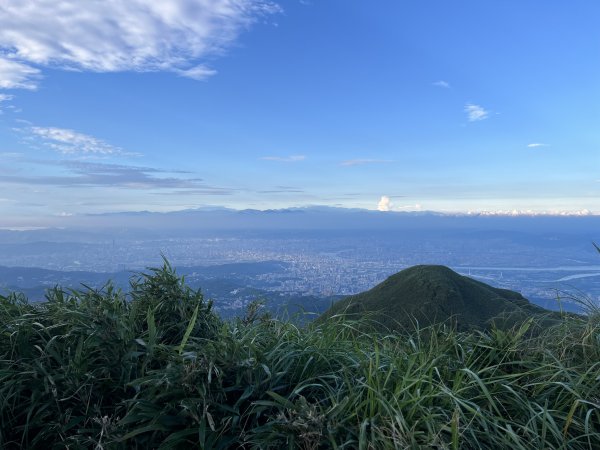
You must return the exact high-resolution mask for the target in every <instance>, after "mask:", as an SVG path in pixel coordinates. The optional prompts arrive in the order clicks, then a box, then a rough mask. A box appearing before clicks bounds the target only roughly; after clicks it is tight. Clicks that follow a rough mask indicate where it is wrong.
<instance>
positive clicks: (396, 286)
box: [320, 265, 558, 330]
mask: <svg viewBox="0 0 600 450" xmlns="http://www.w3.org/2000/svg"><path fill="white" fill-rule="evenodd" d="M336 314H346V315H350V316H351V317H352V316H356V317H363V316H365V314H369V315H370V317H372V318H373V319H374V320H375V321H377V322H379V323H381V324H382V325H383V326H385V327H386V328H389V329H399V328H414V320H415V319H416V320H417V321H418V323H419V325H420V326H427V325H431V324H433V323H439V322H444V321H447V320H449V319H450V320H451V321H452V323H453V324H455V325H456V326H457V328H458V329H459V330H467V329H473V328H487V327H489V326H490V325H491V324H492V322H493V323H494V324H495V325H496V326H498V327H502V328H503V327H507V326H512V325H513V324H515V323H517V322H519V321H521V320H524V319H526V318H528V317H531V316H532V315H535V316H543V319H541V320H542V321H543V322H553V317H555V316H556V317H558V316H557V315H556V314H552V313H550V312H548V311H547V310H545V309H543V308H540V307H538V306H535V305H533V304H531V303H530V302H529V301H528V300H527V299H525V298H524V297H523V296H522V295H521V294H519V293H517V292H514V291H510V290H507V289H498V288H494V287H492V286H489V285H487V284H485V283H481V282H479V281H476V280H473V279H472V278H469V277H466V276H462V275H459V274H458V273H456V272H454V271H452V270H451V269H449V268H448V267H445V266H431V265H420V266H414V267H411V268H408V269H406V270H403V271H401V272H398V273H397V274H395V275H392V276H391V277H389V278H388V279H387V280H385V281H384V282H383V283H381V284H378V285H377V286H375V287H374V288H373V289H371V290H369V291H366V292H363V293H361V294H357V295H353V296H350V297H347V298H345V299H343V300H341V301H339V302H337V303H335V304H333V305H332V306H331V308H330V309H329V310H328V311H326V312H325V313H324V314H323V316H321V318H320V320H324V319H325V318H327V317H331V316H334V315H336Z"/></svg>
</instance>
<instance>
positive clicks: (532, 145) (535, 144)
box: [527, 142, 548, 148]
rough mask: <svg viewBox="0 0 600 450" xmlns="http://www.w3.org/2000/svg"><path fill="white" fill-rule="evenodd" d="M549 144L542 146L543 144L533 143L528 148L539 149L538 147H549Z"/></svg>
mask: <svg viewBox="0 0 600 450" xmlns="http://www.w3.org/2000/svg"><path fill="white" fill-rule="evenodd" d="M547 146H548V144H542V143H541V142H533V143H531V144H527V147H528V148H537V147H547Z"/></svg>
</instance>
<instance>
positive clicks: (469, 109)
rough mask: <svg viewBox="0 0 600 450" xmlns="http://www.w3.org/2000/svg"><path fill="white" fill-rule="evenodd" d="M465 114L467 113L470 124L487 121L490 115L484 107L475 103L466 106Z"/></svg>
mask: <svg viewBox="0 0 600 450" xmlns="http://www.w3.org/2000/svg"><path fill="white" fill-rule="evenodd" d="M465 112H466V113H467V118H468V119H469V122H477V121H478V120H484V119H487V118H488V117H489V115H490V112H489V111H486V110H485V109H484V108H483V107H481V106H479V105H474V104H473V103H467V104H466V105H465Z"/></svg>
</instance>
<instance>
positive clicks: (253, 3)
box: [0, 0, 281, 89]
mask: <svg viewBox="0 0 600 450" xmlns="http://www.w3.org/2000/svg"><path fill="white" fill-rule="evenodd" d="M279 12H281V8H280V7H279V6H278V5H276V4H275V3H273V2H271V1H270V0H169V1H155V0H128V1H81V0H61V1H59V2H58V1H54V0H28V1H18V2H10V6H5V7H0V88H4V89H18V88H19V89H35V88H36V87H37V84H38V81H39V78H40V76H41V71H40V69H41V68H52V69H63V70H76V71H91V72H121V71H136V72H156V71H167V72H174V73H177V74H179V75H182V76H186V77H189V78H193V79H205V78H207V77H209V76H211V75H213V74H215V73H216V72H215V70H213V69H211V68H209V67H207V66H205V63H206V60H207V58H209V57H212V56H215V55H219V54H221V53H223V51H224V50H225V49H226V48H228V47H229V46H230V45H231V44H232V43H233V42H234V41H235V39H236V38H237V37H238V35H239V34H240V33H241V32H242V31H243V30H245V29H247V28H248V27H249V26H250V25H252V24H254V23H255V22H256V21H258V20H260V19H261V18H265V17H266V16H270V15H272V14H275V13H279Z"/></svg>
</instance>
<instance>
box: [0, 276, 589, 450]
mask: <svg viewBox="0 0 600 450" xmlns="http://www.w3.org/2000/svg"><path fill="white" fill-rule="evenodd" d="M369 328H370V327H369V323H368V319H364V320H361V321H359V322H357V321H352V320H348V319H346V318H344V317H335V318H332V319H330V320H328V321H326V322H324V323H320V324H318V325H314V324H313V325H308V326H303V327H300V326H298V325H295V324H294V323H293V321H279V320H276V319H273V318H271V317H269V316H266V315H261V314H260V313H258V312H257V310H256V309H254V310H252V311H251V312H250V314H249V315H248V316H247V317H246V318H241V319H236V320H234V321H231V322H222V321H221V320H219V319H218V318H217V317H216V316H215V315H214V313H213V312H212V309H211V304H210V303H209V302H206V301H204V299H203V298H202V295H201V294H200V293H199V292H195V291H193V290H191V289H189V288H188V287H187V286H186V285H185V283H184V281H183V280H182V279H180V278H178V277H177V276H176V275H175V274H174V272H173V271H172V269H171V268H170V267H169V266H168V265H165V266H164V267H162V268H160V269H154V270H151V271H150V272H149V273H148V274H146V275H141V276H140V277H138V278H136V279H135V280H134V281H133V289H132V294H131V295H129V296H126V295H125V294H124V293H123V292H121V291H118V290H115V289H113V288H112V287H111V286H110V285H107V286H105V288H103V289H102V290H100V291H95V290H92V289H88V290H83V291H71V292H63V291H61V290H59V289H55V290H53V291H50V292H49V294H48V301H47V302H46V303H42V304H29V303H28V302H27V301H26V299H24V298H23V297H22V296H19V295H11V296H9V297H2V298H0V423H1V430H0V447H1V448H7V449H11V448H44V449H46V448H65V447H68V448H97V449H101V448H106V449H112V448H117V449H120V448H134V449H135V448H139V449H146V448H165V449H167V448H188V447H192V448H205V449H208V448H248V449H250V448H256V449H269V448H273V449H280V448H301V449H319V448H345V449H354V448H360V449H380V448H381V449H386V448H390V449H394V448H415V449H416V448H438V449H471V448H473V449H477V448H482V449H492V448H511V449H554V448H556V449H594V448H600V314H599V313H598V311H597V310H591V311H590V313H589V314H588V315H587V316H585V317H584V316H575V315H565V318H564V320H563V322H562V323H560V324H559V325H556V326H553V327H550V328H545V329H541V330H539V329H538V330H536V332H533V333H532V332H531V331H532V330H533V329H534V328H536V323H535V322H534V321H533V320H530V321H528V322H525V323H523V324H521V325H519V326H518V327H515V328H514V329H511V330H508V331H507V330H491V331H486V332H471V333H459V332H456V331H455V330H453V329H452V328H451V327H445V326H444V325H438V326H434V327H428V328H425V329H418V328H415V330H414V331H412V332H403V333H395V334H389V335H384V334H381V333H377V332H375V331H373V332H371V331H368V330H369Z"/></svg>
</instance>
